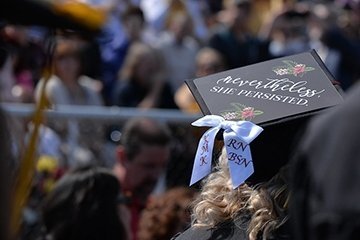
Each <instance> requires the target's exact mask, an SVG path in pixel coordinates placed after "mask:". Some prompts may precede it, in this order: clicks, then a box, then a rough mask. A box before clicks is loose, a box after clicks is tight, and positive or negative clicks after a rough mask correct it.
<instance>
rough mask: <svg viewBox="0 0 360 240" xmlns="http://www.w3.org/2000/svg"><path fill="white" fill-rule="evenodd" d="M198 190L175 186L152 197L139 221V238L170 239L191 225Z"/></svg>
mask: <svg viewBox="0 0 360 240" xmlns="http://www.w3.org/2000/svg"><path fill="white" fill-rule="evenodd" d="M195 195H196V191H195V190H194V189H191V188H188V187H175V188H172V189H169V190H167V191H166V192H164V193H163V194H160V195H156V196H153V197H151V198H150V200H149V202H148V204H147V205H146V208H145V209H144V210H143V212H142V214H141V218H140V223H139V240H153V239H156V240H169V239H170V238H171V237H172V236H174V235H175V234H176V233H178V232H181V231H183V230H185V229H186V228H187V227H188V226H189V225H190V222H191V221H190V220H191V219H190V205H191V203H192V201H193V200H194V198H195Z"/></svg>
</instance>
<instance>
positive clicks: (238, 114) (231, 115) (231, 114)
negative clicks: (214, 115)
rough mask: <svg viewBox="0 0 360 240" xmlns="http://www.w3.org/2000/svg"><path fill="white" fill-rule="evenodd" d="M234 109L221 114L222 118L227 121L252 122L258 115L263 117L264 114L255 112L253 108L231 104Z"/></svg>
mask: <svg viewBox="0 0 360 240" xmlns="http://www.w3.org/2000/svg"><path fill="white" fill-rule="evenodd" d="M231 106H233V109H230V110H225V111H223V112H222V113H221V116H222V117H223V118H225V119H226V120H243V121H250V120H252V119H253V118H254V117H256V116H257V115H261V114H263V113H264V112H263V111H260V110H255V109H254V108H253V107H247V106H245V105H243V104H240V103H231Z"/></svg>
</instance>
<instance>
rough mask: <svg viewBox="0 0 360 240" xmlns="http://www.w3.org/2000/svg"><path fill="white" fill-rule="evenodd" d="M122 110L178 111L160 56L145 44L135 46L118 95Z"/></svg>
mask: <svg viewBox="0 0 360 240" xmlns="http://www.w3.org/2000/svg"><path fill="white" fill-rule="evenodd" d="M114 103H115V105H117V106H121V107H137V108H143V109H149V108H177V106H176V104H175V102H174V94H173V91H172V89H171V87H170V84H169V82H168V81H167V77H166V74H165V69H164V62H163V59H162V57H161V56H160V54H159V52H158V51H157V50H155V49H154V48H152V47H150V46H149V45H146V44H144V43H134V44H132V45H131V47H130V49H129V52H128V54H127V56H126V59H125V62H124V65H123V68H122V71H121V73H120V79H119V80H118V82H117V87H116V90H115V95H114Z"/></svg>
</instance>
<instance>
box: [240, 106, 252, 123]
mask: <svg viewBox="0 0 360 240" xmlns="http://www.w3.org/2000/svg"><path fill="white" fill-rule="evenodd" d="M254 116H255V114H254V108H253V107H246V108H244V109H243V110H242V111H241V119H244V120H250V119H252V118H253V117H254Z"/></svg>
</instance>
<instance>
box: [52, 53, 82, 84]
mask: <svg viewBox="0 0 360 240" xmlns="http://www.w3.org/2000/svg"><path fill="white" fill-rule="evenodd" d="M55 72H56V75H57V76H58V77H60V78H62V79H66V80H67V79H77V78H78V76H79V73H80V60H79V59H78V58H77V57H75V56H63V57H58V58H56V59H55Z"/></svg>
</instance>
